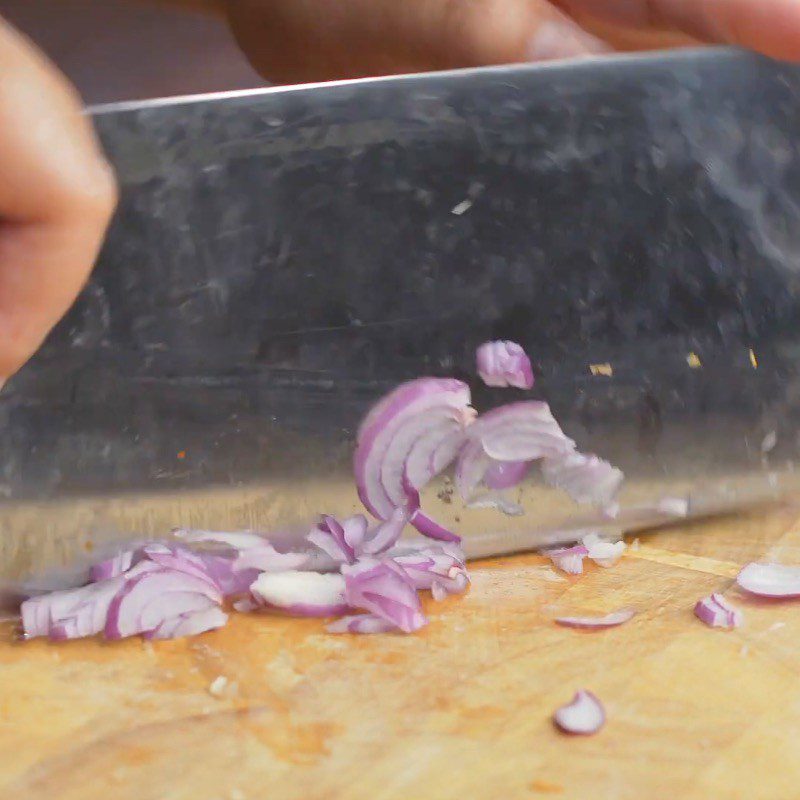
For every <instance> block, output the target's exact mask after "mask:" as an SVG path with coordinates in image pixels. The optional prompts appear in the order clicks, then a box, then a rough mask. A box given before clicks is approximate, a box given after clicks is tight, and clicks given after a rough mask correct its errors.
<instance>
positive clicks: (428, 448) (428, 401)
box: [353, 378, 475, 538]
mask: <svg viewBox="0 0 800 800" xmlns="http://www.w3.org/2000/svg"><path fill="white" fill-rule="evenodd" d="M469 402H470V392H469V387H468V386H467V385H466V384H465V383H463V382H462V381H457V380H454V379H449V378H420V379H418V380H415V381H410V382H408V383H405V384H403V385H402V386H400V387H398V388H397V389H395V390H394V391H393V392H391V393H390V394H388V395H387V396H386V397H384V398H383V399H381V400H380V401H379V402H378V403H377V405H376V406H375V407H374V408H373V409H372V410H371V411H370V412H369V414H367V416H366V418H365V419H364V422H363V423H362V424H361V427H360V428H359V431H358V441H357V447H356V452H355V456H354V459H353V464H354V471H355V477H356V487H357V489H358V495H359V497H360V498H361V501H362V502H363V503H364V506H365V507H366V508H367V509H368V510H369V511H370V512H371V513H372V514H374V515H375V516H376V517H377V518H378V519H382V520H388V519H389V518H390V517H391V516H392V513H393V512H394V510H395V509H396V508H398V507H401V506H406V505H408V506H409V508H410V506H411V505H412V504H415V505H416V507H415V508H414V509H413V510H411V511H410V516H409V522H410V523H411V524H412V525H413V526H414V527H415V528H417V530H419V531H420V533H423V534H424V535H426V536H431V535H434V536H436V535H437V534H438V533H440V531H439V528H441V526H438V525H437V523H435V522H434V521H433V520H431V519H430V518H429V517H427V516H426V515H425V514H423V513H422V512H421V511H420V509H419V495H418V490H420V489H422V488H423V487H424V486H425V485H426V484H427V483H428V482H429V481H430V480H431V479H432V478H433V477H434V476H435V475H437V474H438V473H439V472H440V471H441V470H443V469H444V468H445V467H447V466H448V464H449V463H450V461H452V459H453V458H455V456H456V454H457V453H458V451H459V450H460V448H461V446H462V437H463V431H464V429H465V428H466V427H467V426H468V425H469V424H470V423H471V422H472V420H473V419H474V414H475V412H474V410H473V409H472V408H470V405H469ZM442 453H444V456H442V455H441V454H442ZM412 454H413V461H412ZM412 464H413V470H412V469H411V467H412ZM409 492H411V493H412V495H411V497H410V496H409ZM415 492H416V493H417V494H416V497H415V498H414V496H413V495H414V493H415ZM448 533H450V532H448ZM450 537H451V538H452V534H451V533H450Z"/></svg>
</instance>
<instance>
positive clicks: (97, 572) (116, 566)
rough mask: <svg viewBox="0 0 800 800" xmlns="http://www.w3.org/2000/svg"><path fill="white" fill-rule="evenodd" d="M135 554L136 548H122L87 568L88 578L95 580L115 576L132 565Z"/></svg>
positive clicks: (103, 579)
mask: <svg viewBox="0 0 800 800" xmlns="http://www.w3.org/2000/svg"><path fill="white" fill-rule="evenodd" d="M137 555H138V551H136V550H123V551H121V552H119V553H117V554H116V555H115V556H112V557H111V558H107V559H106V560H105V561H100V562H99V563H97V564H93V565H92V566H91V567H90V568H89V579H90V580H91V581H93V582H97V581H105V580H108V579H109V578H116V577H117V576H118V575H122V573H123V572H127V570H129V569H130V568H131V567H132V566H133V564H134V561H135V559H136V557H137Z"/></svg>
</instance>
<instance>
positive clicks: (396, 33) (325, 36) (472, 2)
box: [228, 0, 609, 81]
mask: <svg viewBox="0 0 800 800" xmlns="http://www.w3.org/2000/svg"><path fill="white" fill-rule="evenodd" d="M228 9H229V19H230V21H231V26H232V29H233V31H234V33H235V35H236V36H237V38H238V40H239V42H240V44H241V46H242V48H243V49H244V51H245V52H246V53H247V55H248V56H249V57H250V59H251V61H252V62H253V64H254V65H255V67H256V68H257V69H258V70H259V71H260V72H261V73H262V74H263V75H264V76H265V77H267V78H268V79H270V80H277V81H308V80H328V79H331V78H352V77H361V76H368V75H380V74H390V73H397V72H413V71H422V70H430V69H449V68H455V67H468V66H478V65H483V64H501V63H510V62H517V61H527V60H530V59H532V58H533V59H538V58H561V57H568V56H581V55H589V54H593V53H599V52H604V51H606V50H608V49H609V48H608V46H607V45H606V44H605V43H604V42H602V41H601V40H600V39H598V38H596V37H594V36H592V35H590V34H588V33H586V32H585V31H584V30H582V29H581V28H580V26H578V25H577V24H576V23H575V22H573V21H572V20H571V19H570V18H569V17H568V16H567V15H565V14H563V13H561V12H559V11H558V10H557V9H555V8H554V7H553V6H552V5H551V4H550V3H548V2H545V1H544V0H339V2H336V3H331V2H330V0H229V3H228Z"/></svg>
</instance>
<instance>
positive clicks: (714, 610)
mask: <svg viewBox="0 0 800 800" xmlns="http://www.w3.org/2000/svg"><path fill="white" fill-rule="evenodd" d="M694 615H695V616H696V617H697V618H698V619H699V620H700V621H701V622H704V623H705V624H706V625H708V626H709V627H711V628H738V627H739V626H740V625H741V624H742V621H743V620H744V616H743V615H742V612H741V611H739V609H738V608H734V607H733V606H732V605H731V604H730V603H728V601H727V600H726V599H725V598H724V597H723V596H722V595H721V594H716V593H714V594H712V595H710V596H709V597H703V598H702V599H700V600H698V601H697V603H696V604H695V607H694Z"/></svg>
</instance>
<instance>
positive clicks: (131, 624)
mask: <svg viewBox="0 0 800 800" xmlns="http://www.w3.org/2000/svg"><path fill="white" fill-rule="evenodd" d="M124 577H125V584H124V586H123V588H122V589H121V590H120V591H119V592H118V593H117V595H116V596H115V597H114V599H113V600H112V601H111V604H110V605H109V607H108V615H107V617H106V624H105V635H106V638H107V639H122V638H125V637H126V636H133V635H135V634H137V633H152V632H154V631H156V630H158V629H159V628H160V627H161V626H162V625H163V624H164V623H167V622H169V621H171V620H173V619H175V618H176V617H178V618H185V615H189V614H192V613H194V612H197V611H207V610H209V609H210V608H213V607H215V606H219V605H220V604H221V603H222V592H221V591H220V590H219V589H218V588H216V587H215V586H214V585H213V583H212V582H211V581H209V580H208V579H204V578H202V577H200V576H197V575H192V574H189V573H187V572H181V571H178V570H175V569H169V568H166V567H162V566H159V565H157V564H154V563H153V562H150V561H143V562H141V563H140V564H138V565H137V566H136V567H134V568H133V569H132V570H131V571H130V572H129V573H127V575H126V576H124Z"/></svg>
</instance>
